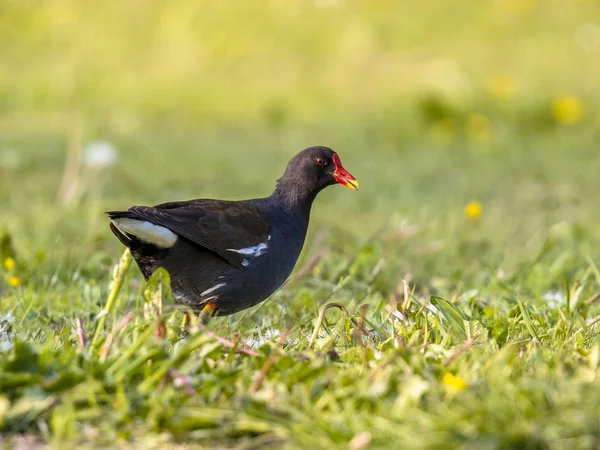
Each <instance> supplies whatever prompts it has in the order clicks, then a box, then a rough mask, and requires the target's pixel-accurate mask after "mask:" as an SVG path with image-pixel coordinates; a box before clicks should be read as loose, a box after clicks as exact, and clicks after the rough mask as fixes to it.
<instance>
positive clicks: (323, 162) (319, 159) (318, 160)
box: [315, 158, 327, 166]
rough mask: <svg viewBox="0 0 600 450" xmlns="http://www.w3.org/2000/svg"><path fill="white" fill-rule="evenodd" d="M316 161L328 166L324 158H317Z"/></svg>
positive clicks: (320, 164)
mask: <svg viewBox="0 0 600 450" xmlns="http://www.w3.org/2000/svg"><path fill="white" fill-rule="evenodd" d="M315 162H316V163H317V164H318V165H319V166H326V165H327V163H326V162H325V160H324V159H323V158H317V159H316V160H315Z"/></svg>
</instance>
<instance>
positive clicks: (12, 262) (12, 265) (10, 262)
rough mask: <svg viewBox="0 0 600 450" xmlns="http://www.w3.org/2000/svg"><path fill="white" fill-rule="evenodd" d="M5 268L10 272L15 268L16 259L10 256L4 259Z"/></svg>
mask: <svg viewBox="0 0 600 450" xmlns="http://www.w3.org/2000/svg"><path fill="white" fill-rule="evenodd" d="M4 268H5V269H6V270H7V271H9V272H10V271H12V270H14V269H15V260H14V259H13V258H11V257H10V256H9V257H8V258H6V259H5V260H4Z"/></svg>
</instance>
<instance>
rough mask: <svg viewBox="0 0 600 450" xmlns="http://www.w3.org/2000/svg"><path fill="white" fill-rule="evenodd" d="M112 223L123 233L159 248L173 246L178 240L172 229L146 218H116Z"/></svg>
mask: <svg viewBox="0 0 600 450" xmlns="http://www.w3.org/2000/svg"><path fill="white" fill-rule="evenodd" d="M112 223H114V224H115V226H116V227H117V228H118V229H119V230H121V231H122V232H123V233H126V234H130V235H132V236H135V237H136V238H138V239H140V240H142V241H144V242H148V243H149V244H152V245H156V246H157V247H159V248H171V247H173V246H174V245H175V243H176V242H177V235H176V234H175V233H173V232H172V231H171V230H169V229H168V228H165V227H161V226H160V225H155V224H153V223H150V222H146V221H145V220H136V219H128V218H121V219H114V220H113V221H112Z"/></svg>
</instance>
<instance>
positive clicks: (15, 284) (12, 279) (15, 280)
mask: <svg viewBox="0 0 600 450" xmlns="http://www.w3.org/2000/svg"><path fill="white" fill-rule="evenodd" d="M8 284H9V285H10V286H11V287H18V286H20V285H21V280H20V278H19V277H16V276H14V275H13V276H11V277H10V278H9V279H8Z"/></svg>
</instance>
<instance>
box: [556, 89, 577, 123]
mask: <svg viewBox="0 0 600 450" xmlns="http://www.w3.org/2000/svg"><path fill="white" fill-rule="evenodd" d="M552 115H553V116H554V119H555V120H556V121H557V122H559V123H562V124H564V125H573V124H576V123H579V122H581V119H583V106H582V105H581V102H580V101H579V99H578V98H577V97H574V96H572V95H567V96H564V97H557V98H555V99H554V100H553V101H552Z"/></svg>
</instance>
